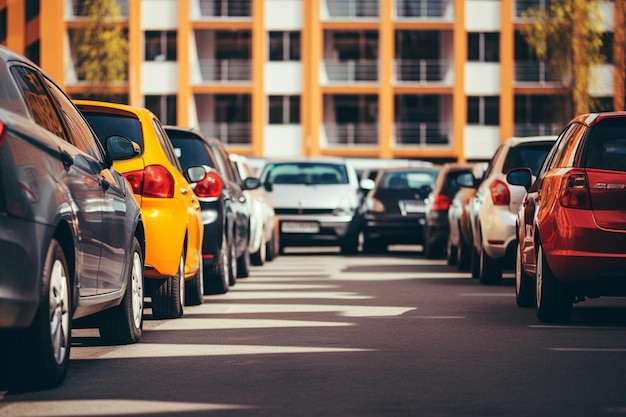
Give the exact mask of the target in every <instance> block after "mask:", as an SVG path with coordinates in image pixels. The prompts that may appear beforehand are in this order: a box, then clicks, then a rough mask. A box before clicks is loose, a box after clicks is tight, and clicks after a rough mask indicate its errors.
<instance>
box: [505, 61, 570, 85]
mask: <svg viewBox="0 0 626 417" xmlns="http://www.w3.org/2000/svg"><path fill="white" fill-rule="evenodd" d="M570 82H571V79H570V77H569V76H567V77H566V78H563V77H562V76H561V75H560V74H559V71H558V70H557V69H556V68H554V67H553V66H550V65H547V64H546V63H545V62H537V61H525V62H520V61H517V62H516V63H515V84H516V85H518V86H519V85H520V84H523V85H529V84H531V85H549V86H555V85H556V86H565V85H569V84H570Z"/></svg>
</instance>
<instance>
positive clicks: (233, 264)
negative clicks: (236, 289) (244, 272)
mask: <svg viewBox="0 0 626 417" xmlns="http://www.w3.org/2000/svg"><path fill="white" fill-rule="evenodd" d="M237 263H238V262H237V250H236V248H235V243H234V242H229V243H228V285H230V286H233V285H235V284H237V277H238V272H237Z"/></svg>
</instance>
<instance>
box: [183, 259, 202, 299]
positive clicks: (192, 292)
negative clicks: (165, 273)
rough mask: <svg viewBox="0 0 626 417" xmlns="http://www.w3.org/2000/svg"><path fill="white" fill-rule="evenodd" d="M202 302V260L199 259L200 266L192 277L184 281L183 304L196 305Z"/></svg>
mask: <svg viewBox="0 0 626 417" xmlns="http://www.w3.org/2000/svg"><path fill="white" fill-rule="evenodd" d="M203 302H204V262H202V260H200V266H198V270H197V271H196V274H195V275H194V276H193V278H192V279H190V280H188V281H185V305H186V306H197V305H200V304H202V303H203Z"/></svg>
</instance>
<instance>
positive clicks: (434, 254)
mask: <svg viewBox="0 0 626 417" xmlns="http://www.w3.org/2000/svg"><path fill="white" fill-rule="evenodd" d="M442 249H443V248H442V247H440V245H439V244H438V243H436V242H433V240H432V238H431V237H430V233H429V231H428V228H426V231H425V232H424V256H425V257H426V259H439V258H440V257H441V254H442V252H443V250H442Z"/></svg>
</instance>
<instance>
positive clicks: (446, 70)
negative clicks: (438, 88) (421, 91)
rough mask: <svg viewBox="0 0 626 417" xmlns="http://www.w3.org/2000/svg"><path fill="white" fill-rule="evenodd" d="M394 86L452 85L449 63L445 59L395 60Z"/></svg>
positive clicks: (452, 77) (452, 78) (452, 79)
mask: <svg viewBox="0 0 626 417" xmlns="http://www.w3.org/2000/svg"><path fill="white" fill-rule="evenodd" d="M395 77H396V84H399V83H420V84H430V83H437V84H442V83H443V84H446V85H452V84H453V83H454V76H453V73H452V66H451V61H450V60H447V59H419V60H404V59H397V60H395Z"/></svg>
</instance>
